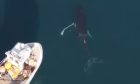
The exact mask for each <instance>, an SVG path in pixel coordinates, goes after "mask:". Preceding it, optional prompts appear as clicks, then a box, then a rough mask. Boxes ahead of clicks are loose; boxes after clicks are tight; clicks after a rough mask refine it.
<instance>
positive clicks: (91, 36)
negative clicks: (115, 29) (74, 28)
mask: <svg viewBox="0 0 140 84" xmlns="http://www.w3.org/2000/svg"><path fill="white" fill-rule="evenodd" d="M87 34H88V36H89V37H90V38H92V35H91V34H90V32H89V30H88V31H87Z"/></svg>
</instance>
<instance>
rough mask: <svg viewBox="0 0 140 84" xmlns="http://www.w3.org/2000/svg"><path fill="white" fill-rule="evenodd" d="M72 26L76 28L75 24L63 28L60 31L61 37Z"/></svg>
mask: <svg viewBox="0 0 140 84" xmlns="http://www.w3.org/2000/svg"><path fill="white" fill-rule="evenodd" d="M72 26H74V27H76V24H75V23H74V22H73V23H72V24H70V25H68V26H67V27H65V28H64V29H63V30H62V31H61V35H62V36H63V35H64V32H65V30H67V29H69V28H70V27H72Z"/></svg>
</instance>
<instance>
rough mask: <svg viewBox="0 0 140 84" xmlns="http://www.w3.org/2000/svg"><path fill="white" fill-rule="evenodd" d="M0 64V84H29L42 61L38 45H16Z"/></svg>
mask: <svg viewBox="0 0 140 84" xmlns="http://www.w3.org/2000/svg"><path fill="white" fill-rule="evenodd" d="M5 54H6V57H5V58H4V59H3V60H2V61H1V62H0V84H30V82H31V80H32V79H33V77H34V76H35V74H36V72H37V70H38V69H39V67H40V65H41V62H42V59H43V49H42V46H41V44H40V43H26V44H24V43H19V42H18V43H17V44H16V45H15V46H14V47H13V48H12V49H11V50H10V51H7V52H6V53H5Z"/></svg>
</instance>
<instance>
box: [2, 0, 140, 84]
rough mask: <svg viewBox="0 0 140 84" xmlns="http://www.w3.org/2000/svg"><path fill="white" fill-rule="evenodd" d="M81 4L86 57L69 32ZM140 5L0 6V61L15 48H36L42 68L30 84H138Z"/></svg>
mask: <svg viewBox="0 0 140 84" xmlns="http://www.w3.org/2000/svg"><path fill="white" fill-rule="evenodd" d="M77 4H81V5H82V7H83V10H84V12H85V15H86V17H87V23H88V25H87V28H88V29H89V31H90V33H91V35H92V36H93V37H92V38H88V41H87V44H88V45H87V47H88V48H89V49H90V51H89V52H90V53H91V56H92V57H96V58H98V59H100V60H102V63H96V62H95V63H92V62H91V64H90V62H89V63H88V64H89V65H90V66H88V67H87V68H86V70H85V69H84V65H85V64H87V62H88V59H87V58H88V57H87V56H88V51H85V48H84V46H83V45H82V42H81V41H80V39H79V37H78V36H77V34H76V30H75V29H74V28H73V29H71V31H66V32H65V34H64V36H61V35H60V32H61V30H62V29H63V28H64V27H66V26H68V25H70V24H71V23H73V22H74V21H75V19H74V17H75V8H76V6H77ZM139 4H140V1H138V0H115V1H114V0H0V59H3V58H4V57H5V54H4V53H5V52H6V51H7V50H10V49H11V48H12V47H13V46H14V45H15V44H16V43H17V42H24V43H28V42H40V43H41V44H42V46H43V51H44V53H43V54H44V55H43V62H42V64H41V66H40V68H39V70H38V72H37V74H36V75H35V77H34V79H33V80H32V82H31V84H139V83H138V82H139V81H138V79H139V75H138V74H139V63H138V62H139V60H138V59H139V58H140V57H139V56H140V5H139Z"/></svg>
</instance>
